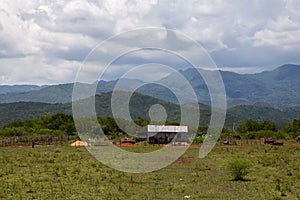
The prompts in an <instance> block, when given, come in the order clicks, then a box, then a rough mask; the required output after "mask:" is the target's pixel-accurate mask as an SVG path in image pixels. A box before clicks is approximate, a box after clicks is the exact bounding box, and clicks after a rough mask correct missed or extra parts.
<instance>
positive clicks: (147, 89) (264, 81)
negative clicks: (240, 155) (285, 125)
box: [0, 64, 300, 108]
mask: <svg viewBox="0 0 300 200" xmlns="http://www.w3.org/2000/svg"><path fill="white" fill-rule="evenodd" d="M179 73H181V74H182V75H183V76H184V77H185V78H186V80H188V81H189V82H190V84H191V86H192V87H193V90H194V91H195V93H196V95H197V97H198V101H199V102H200V103H204V104H210V97H209V93H208V89H207V86H206V84H205V82H204V80H203V78H202V77H201V76H200V75H199V74H198V73H196V71H195V69H193V68H191V69H186V70H181V71H179ZM206 73H214V72H206ZM220 74H221V76H222V78H223V81H224V86H225V90H226V95H227V103H228V106H229V107H233V106H236V105H253V104H255V103H258V102H259V103H266V104H269V105H274V107H275V108H276V107H280V106H300V79H299V76H300V65H292V64H286V65H283V66H280V67H278V68H276V69H275V70H272V71H264V72H261V73H256V74H237V73H234V72H228V71H220ZM116 83H117V80H114V81H107V82H106V81H100V82H99V84H98V87H97V91H96V93H97V94H102V93H106V92H111V91H113V88H114V86H115V84H116ZM141 83H143V82H142V81H140V80H134V79H133V80H131V79H124V80H121V84H120V85H122V87H121V88H122V90H124V91H128V90H129V89H130V88H135V86H137V85H139V84H141ZM160 83H164V84H169V85H172V86H173V87H174V88H176V87H177V88H181V89H182V90H184V88H183V85H182V83H181V82H180V81H176V79H174V75H173V74H170V75H169V76H167V77H165V78H163V79H161V80H160V81H158V82H157V83H156V84H146V85H144V86H142V87H140V88H139V89H138V90H137V92H139V93H141V94H145V95H149V96H152V97H155V98H158V99H162V100H164V101H169V102H172V103H178V100H177V98H176V96H175V95H174V93H172V91H170V89H168V88H165V87H162V86H160ZM19 88H22V89H17V87H16V88H15V89H14V90H11V91H8V90H9V89H7V87H2V90H1V86H0V103H13V102H20V101H23V102H43V103H67V102H71V100H72V91H73V84H72V83H69V84H60V85H51V86H46V87H40V88H39V86H19ZM1 91H2V92H1ZM5 91H6V92H5ZM12 91H15V92H12Z"/></svg>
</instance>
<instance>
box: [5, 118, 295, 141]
mask: <svg viewBox="0 0 300 200" xmlns="http://www.w3.org/2000/svg"><path fill="white" fill-rule="evenodd" d="M121 121H122V125H123V126H124V127H126V130H129V132H130V130H132V131H134V129H133V128H132V127H131V124H132V123H130V122H128V121H126V120H121ZM98 122H99V124H100V126H101V129H102V130H103V132H104V133H105V134H106V135H107V136H109V137H110V138H111V139H119V138H121V137H124V136H127V134H126V132H128V131H124V130H125V129H124V127H119V126H118V124H117V123H116V120H115V119H114V118H112V117H98ZM134 122H135V124H137V125H139V126H142V127H146V126H147V125H148V124H150V121H149V120H145V119H142V118H138V119H136V120H134ZM165 124H166V125H179V124H178V123H172V122H166V123H165ZM92 127H93V128H92V130H90V129H89V130H88V131H91V132H95V134H97V132H98V129H99V125H97V124H95V125H94V126H92ZM207 130H208V127H207V126H200V127H199V128H198V130H197V134H196V136H195V138H194V142H195V143H199V142H202V141H203V140H204V139H205V135H206V134H207ZM236 131H237V134H239V135H240V136H241V137H242V138H245V139H258V138H261V137H274V138H277V139H291V138H295V137H296V136H298V135H300V118H299V119H294V120H293V121H292V122H290V123H288V124H286V126H285V127H284V129H283V130H280V131H279V130H278V128H277V125H276V124H275V123H274V122H271V121H255V120H247V121H246V122H244V123H242V124H240V125H238V126H237V130H236ZM233 134H235V133H234V131H233V130H229V129H226V128H224V129H223V131H222V135H221V137H230V136H232V135H233ZM46 135H47V136H76V135H77V131H76V127H75V124H74V120H73V117H72V116H71V115H67V114H56V115H47V116H43V117H39V118H35V119H31V120H25V121H15V122H12V123H9V124H7V125H5V126H3V127H2V128H1V129H0V137H22V136H46Z"/></svg>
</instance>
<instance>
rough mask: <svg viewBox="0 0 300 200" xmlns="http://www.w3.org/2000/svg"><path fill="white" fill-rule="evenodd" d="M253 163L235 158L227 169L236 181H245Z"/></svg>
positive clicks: (229, 162) (228, 164)
mask: <svg viewBox="0 0 300 200" xmlns="http://www.w3.org/2000/svg"><path fill="white" fill-rule="evenodd" d="M251 166H252V165H251V162H250V161H249V160H247V159H242V158H235V159H232V160H230V161H228V163H227V168H228V171H229V172H230V174H231V175H232V177H233V180H235V181H243V180H245V176H246V175H247V174H248V173H249V170H250V167H251Z"/></svg>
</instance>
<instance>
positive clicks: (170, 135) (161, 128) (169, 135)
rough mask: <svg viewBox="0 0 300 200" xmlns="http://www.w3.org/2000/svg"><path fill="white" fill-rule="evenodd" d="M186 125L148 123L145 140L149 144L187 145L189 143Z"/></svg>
mask: <svg viewBox="0 0 300 200" xmlns="http://www.w3.org/2000/svg"><path fill="white" fill-rule="evenodd" d="M188 137H189V133H188V127H187V126H169V125H168V126H167V125H148V126H147V141H148V143H149V144H169V143H170V142H172V144H173V145H187V144H188V143H189V138H188Z"/></svg>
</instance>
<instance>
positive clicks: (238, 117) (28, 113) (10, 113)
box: [0, 92, 300, 129]
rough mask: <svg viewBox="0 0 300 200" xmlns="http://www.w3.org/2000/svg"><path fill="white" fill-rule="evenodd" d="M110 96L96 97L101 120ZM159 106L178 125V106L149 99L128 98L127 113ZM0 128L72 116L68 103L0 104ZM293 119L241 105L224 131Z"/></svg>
mask: <svg viewBox="0 0 300 200" xmlns="http://www.w3.org/2000/svg"><path fill="white" fill-rule="evenodd" d="M111 95H112V93H111V92H108V93H103V94H101V95H97V96H96V104H95V106H96V113H97V115H98V116H101V117H112V116H113V115H112V111H111V107H110V105H111ZM155 104H160V105H162V106H163V107H164V108H165V110H166V111H167V116H168V118H167V120H168V121H171V122H179V121H180V117H181V113H180V106H179V105H177V104H173V103H170V102H166V101H163V100H160V99H156V98H154V97H151V96H147V95H142V94H139V93H137V92H135V93H134V94H133V96H132V98H131V101H130V105H129V109H130V114H131V117H132V118H133V119H137V118H139V117H140V118H143V119H149V109H150V107H151V106H152V105H155ZM199 109H200V122H199V123H200V126H205V125H208V124H209V121H210V112H211V111H210V107H209V106H206V105H203V104H200V105H199ZM0 113H1V115H0V127H2V126H3V125H5V124H7V123H10V122H13V121H21V120H27V119H33V118H36V117H41V116H44V115H54V114H57V113H65V114H72V104H71V103H64V104H62V103H58V104H49V103H38V102H18V103H8V104H0ZM295 118H300V106H297V107H285V108H281V109H279V108H272V107H268V106H266V105H262V104H258V105H240V106H235V107H233V108H230V109H228V111H227V115H226V121H225V127H226V128H229V129H231V128H232V124H233V123H236V124H240V123H243V122H245V121H246V120H247V119H253V120H258V121H264V120H270V121H273V122H275V123H277V124H278V126H279V128H282V127H283V126H284V125H285V124H287V123H288V122H290V121H292V120H293V119H295Z"/></svg>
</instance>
